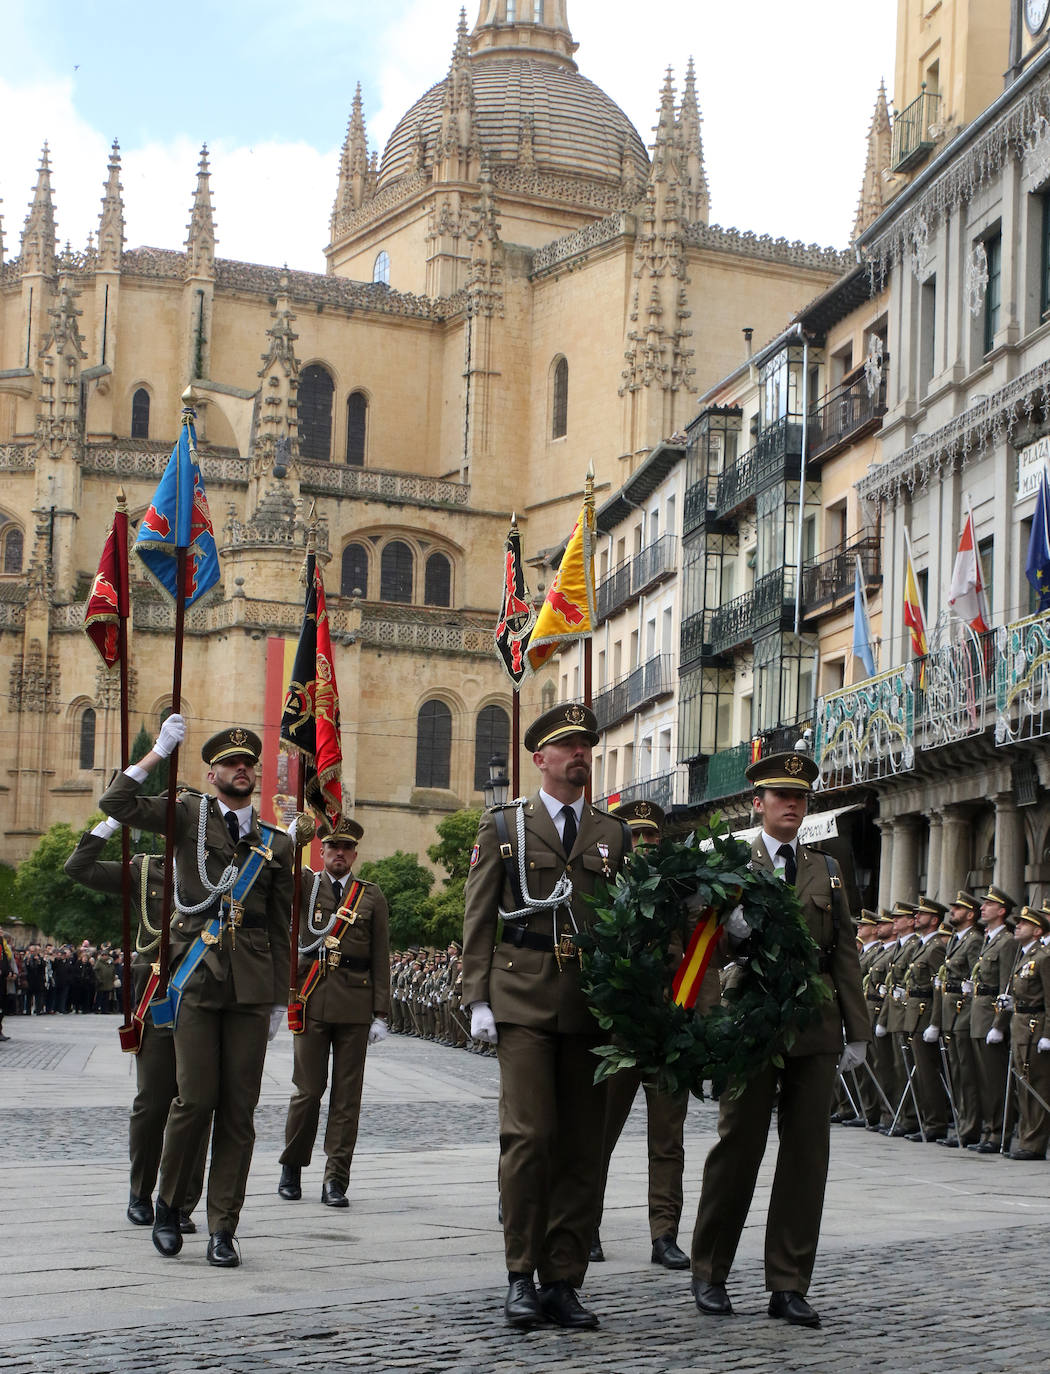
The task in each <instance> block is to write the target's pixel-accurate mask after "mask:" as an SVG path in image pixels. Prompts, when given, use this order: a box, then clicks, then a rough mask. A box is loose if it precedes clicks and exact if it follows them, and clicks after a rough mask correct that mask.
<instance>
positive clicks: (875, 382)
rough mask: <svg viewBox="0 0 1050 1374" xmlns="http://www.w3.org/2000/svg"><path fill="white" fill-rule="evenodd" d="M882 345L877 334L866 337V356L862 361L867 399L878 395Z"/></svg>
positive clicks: (880, 383) (880, 380) (880, 377)
mask: <svg viewBox="0 0 1050 1374" xmlns="http://www.w3.org/2000/svg"><path fill="white" fill-rule="evenodd" d="M882 356H883V344H882V339H881V337H880V336H879V335H878V334H869V335H868V356H867V357H866V358H865V359H864V381H865V384H866V386H867V388H868V396H869V398H871V397H875V396H877V395H878V394H879V388H880V387H881V386H882Z"/></svg>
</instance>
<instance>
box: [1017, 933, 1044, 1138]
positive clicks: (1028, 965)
mask: <svg viewBox="0 0 1050 1374" xmlns="http://www.w3.org/2000/svg"><path fill="white" fill-rule="evenodd" d="M1047 934H1050V916H1047V914H1046V912H1045V911H1039V910H1036V909H1034V908H1032V907H1027V906H1026V907H1022V908H1021V914H1020V916H1019V917H1018V918H1017V925H1016V927H1015V928H1014V940H1015V942H1016V944H1017V958H1016V960H1015V963H1014V971H1013V977H1012V978H1011V980H1010V996H1011V997H1012V999H1013V1016H1012V1017H1011V1020H1010V1038H1011V1047H1012V1050H1013V1067H1014V1070H1015V1072H1016V1073H1017V1076H1018V1078H1019V1079H1020V1082H1019V1083H1018V1086H1017V1108H1018V1131H1017V1144H1016V1145H1015V1146H1014V1148H1013V1149H1012V1150H1011V1151H1010V1158H1011V1159H1024V1160H1033V1159H1045V1158H1046V1145H1047V1141H1048V1140H1050V1111H1048V1110H1047V1108H1046V1107H1044V1106H1043V1103H1044V1102H1045V1103H1047V1104H1048V1105H1050V1036H1047V1033H1046V1032H1047V1022H1046V1013H1047V1009H1048V1008H1050V950H1048V949H1047V948H1046V946H1045V945H1044V944H1043V943H1042V941H1041V937H1042V936H1044V935H1047ZM1040 1098H1042V1102H1040V1100H1039V1099H1040Z"/></svg>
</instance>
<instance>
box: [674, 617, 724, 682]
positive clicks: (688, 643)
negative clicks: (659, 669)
mask: <svg viewBox="0 0 1050 1374" xmlns="http://www.w3.org/2000/svg"><path fill="white" fill-rule="evenodd" d="M714 616H715V612H714V611H695V612H694V613H693V614H692V615H690V616H686V618H685V620H683V621H682V630H681V633H680V635H679V639H678V645H679V648H678V662H679V667H680V671H682V672H684V671H685V670H686V669H687V668H690V667H692V666H693V665H694V664H695V663H698V662H704V661H705V660H708V659H711V658H714V657H717V655H716V654H714V652H713V651H712V648H711V621H712V620H713V619H714Z"/></svg>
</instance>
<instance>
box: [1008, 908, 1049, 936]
mask: <svg viewBox="0 0 1050 1374" xmlns="http://www.w3.org/2000/svg"><path fill="white" fill-rule="evenodd" d="M1017 920H1018V921H1030V922H1031V924H1032V925H1034V926H1038V927H1039V929H1040V930H1041V931H1042V932H1043V934H1044V935H1045V934H1046V933H1047V931H1048V930H1050V915H1048V914H1047V912H1045V911H1043V910H1042V909H1041V908H1040V907H1037V906H1023V907H1022V908H1021V910H1020V912H1019V913H1018V916H1017ZM1015 924H1016V922H1015Z"/></svg>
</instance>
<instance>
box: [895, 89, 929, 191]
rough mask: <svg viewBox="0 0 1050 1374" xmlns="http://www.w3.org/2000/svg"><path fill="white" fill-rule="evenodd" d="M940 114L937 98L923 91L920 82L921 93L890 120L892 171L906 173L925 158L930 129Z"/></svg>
mask: <svg viewBox="0 0 1050 1374" xmlns="http://www.w3.org/2000/svg"><path fill="white" fill-rule="evenodd" d="M940 111H941V97H940V96H939V95H934V94H933V93H932V92H930V91H927V89H926V83H925V81H924V82H923V83H922V92H921V94H920V95H918V96H916V98H915V99H914V100H913V101H912V102H911V104H910V105H906V106H905V107H904V109H903V110H900V111H898V113H897V114H896V115H894V117H893V151H892V154H891V156H890V169H891V170H892V171H894V172H906V171H908V170H909V169H910V168H911V167H916V166H918V164H919V163H920V162H922V161H923V159H924V158H926V157H928V156H929V154H930V153H931V152H932V151H933V145H934V137H933V134H932V132H931V129H930V126H931V125H932V124H935V123H936V122H937V118H938V116H939V114H940Z"/></svg>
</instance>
